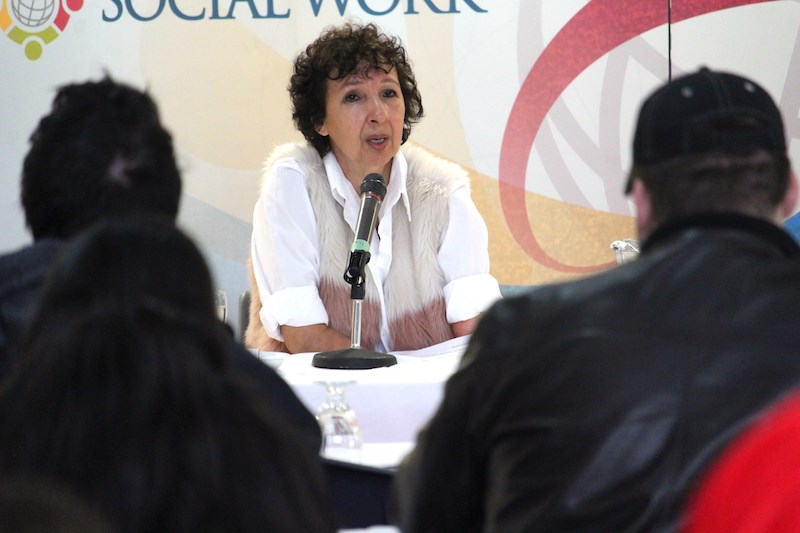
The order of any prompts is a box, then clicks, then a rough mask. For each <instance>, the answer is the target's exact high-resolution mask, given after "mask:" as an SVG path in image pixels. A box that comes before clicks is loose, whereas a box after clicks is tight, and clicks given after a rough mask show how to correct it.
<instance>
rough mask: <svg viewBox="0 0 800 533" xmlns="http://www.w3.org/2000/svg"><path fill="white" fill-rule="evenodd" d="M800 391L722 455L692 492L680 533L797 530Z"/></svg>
mask: <svg viewBox="0 0 800 533" xmlns="http://www.w3.org/2000/svg"><path fill="white" fill-rule="evenodd" d="M798 450H800V394H794V395H793V396H792V397H790V398H788V399H786V400H785V401H784V402H782V403H781V404H779V405H778V406H777V407H776V408H775V409H774V410H771V411H770V412H769V413H768V414H767V416H765V417H764V419H763V420H759V421H757V422H756V424H755V425H754V426H753V427H752V428H749V429H748V430H747V431H746V432H744V434H743V435H742V436H740V437H738V438H737V439H736V440H735V441H734V443H733V444H732V445H731V446H730V447H729V448H728V449H727V450H726V451H725V453H723V454H722V457H721V458H720V460H719V461H718V462H717V463H716V465H715V466H714V467H713V468H712V469H711V471H710V474H709V475H708V476H707V477H706V479H705V480H704V481H703V482H702V483H701V484H700V487H699V490H698V491H697V492H696V493H695V494H694V495H693V497H692V499H691V505H690V508H689V512H688V517H687V521H686V524H685V525H684V527H683V528H682V529H681V531H682V532H683V533H795V532H797V531H800V453H798Z"/></svg>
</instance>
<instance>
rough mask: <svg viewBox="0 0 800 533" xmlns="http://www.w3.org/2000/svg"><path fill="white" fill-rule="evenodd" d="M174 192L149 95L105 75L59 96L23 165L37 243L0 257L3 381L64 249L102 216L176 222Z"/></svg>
mask: <svg viewBox="0 0 800 533" xmlns="http://www.w3.org/2000/svg"><path fill="white" fill-rule="evenodd" d="M180 194H181V177H180V172H179V170H178V166H177V163H176V161H175V154H174V150H173V144H172V137H171V135H170V133H169V132H168V131H167V130H166V129H165V128H164V126H163V125H162V124H161V121H160V119H159V113H158V109H157V107H156V103H155V102H154V101H153V99H152V98H151V97H150V95H149V94H147V93H146V92H143V91H140V90H138V89H135V88H133V87H131V86H129V85H126V84H123V83H119V82H117V81H114V80H113V79H112V78H111V77H109V76H106V77H104V78H102V79H100V80H99V81H86V82H81V83H71V84H67V85H64V86H62V87H60V88H59V89H58V90H57V92H56V95H55V97H54V99H53V102H52V106H51V109H50V111H49V112H48V113H47V114H46V115H45V116H44V117H42V118H41V120H40V121H39V124H38V125H37V127H36V129H35V130H34V131H33V133H32V135H31V136H30V148H29V150H28V153H27V155H26V156H25V159H24V162H23V166H22V179H21V197H22V206H23V208H24V211H25V220H26V223H27V226H28V228H29V229H30V231H31V233H32V234H33V238H34V243H33V244H32V245H30V246H26V247H24V248H21V249H20V250H17V251H14V252H11V253H8V254H5V255H2V256H0V376H2V375H3V374H4V368H5V366H6V364H7V363H6V360H7V359H8V358H11V357H13V354H12V353H11V352H12V350H13V347H14V346H15V345H16V343H17V341H18V338H19V336H20V334H21V331H22V329H23V327H24V324H25V322H26V320H27V318H28V316H29V314H30V308H31V306H32V303H33V301H34V299H35V297H36V295H37V294H38V291H39V288H40V285H41V282H42V278H43V277H44V273H45V271H46V270H47V267H48V266H49V264H50V262H51V260H52V259H53V257H54V256H55V254H56V253H58V249H59V248H60V246H61V243H62V242H63V241H64V240H66V239H69V238H71V237H72V236H73V235H75V234H76V233H77V232H79V231H81V230H82V229H84V228H86V227H88V226H89V225H91V224H92V223H94V222H97V221H99V220H104V219H107V218H109V217H116V216H122V215H133V214H154V215H162V216H164V217H166V218H169V219H170V220H174V219H175V217H176V216H177V213H178V205H179V202H180Z"/></svg>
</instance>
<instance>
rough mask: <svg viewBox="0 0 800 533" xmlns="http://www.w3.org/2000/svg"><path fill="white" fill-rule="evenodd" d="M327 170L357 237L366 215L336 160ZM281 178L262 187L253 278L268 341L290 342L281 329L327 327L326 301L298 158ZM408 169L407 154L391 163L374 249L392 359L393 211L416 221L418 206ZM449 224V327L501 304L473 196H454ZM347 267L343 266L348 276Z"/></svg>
mask: <svg viewBox="0 0 800 533" xmlns="http://www.w3.org/2000/svg"><path fill="white" fill-rule="evenodd" d="M323 162H324V164H325V171H326V173H327V176H328V183H329V184H330V187H331V194H332V195H333V197H334V199H335V200H336V202H337V203H338V204H339V205H341V206H342V208H343V215H344V219H345V221H346V222H347V224H348V226H350V228H351V229H352V230H353V231H355V227H356V222H357V219H358V211H359V209H360V207H361V199H360V197H359V193H358V192H357V191H356V190H355V189H354V188H353V185H352V184H351V183H350V182H349V181H348V180H347V178H346V177H345V175H344V172H343V171H342V169H341V167H340V166H339V163H338V162H337V160H336V158H335V156H334V155H333V153H328V154H327V155H326V156H325V157H324V159H323ZM271 171H272V172H273V173H274V177H273V179H272V180H270V185H269V186H266V187H263V189H262V191H261V195H260V197H259V199H258V201H257V203H256V206H255V211H254V214H253V238H252V242H251V254H252V260H253V271H254V274H255V278H256V282H257V284H258V289H259V296H260V297H261V301H262V302H263V307H262V309H261V314H260V317H261V321H262V323H263V324H264V327H265V329H266V331H267V333H268V334H269V335H270V336H271V337H273V338H274V339H277V340H283V336H282V335H281V333H280V326H282V325H289V326H309V325H313V324H328V323H329V322H328V313H327V311H326V310H325V307H324V305H323V303H322V299H321V298H320V296H319V292H318V284H319V268H320V257H319V253H320V251H319V241H318V238H317V223H316V217H315V215H314V210H313V208H312V205H311V200H310V198H309V197H308V190H307V188H306V183H305V180H306V179H307V177H306V176H305V175H304V172H303V170H302V169H301V168H300V166H299V165H298V163H297V162H296V161H295V160H294V159H292V158H285V159H281V160H279V161H277V162H276V163H275V164H274V165H273V167H272V170H271ZM407 176H408V164H407V162H406V159H405V157H403V155H402V152H400V153H398V154H397V155H396V156H395V157H394V159H393V161H392V170H391V179H389V182H388V184H387V190H386V197H385V199H384V201H383V202H382V203H381V207H380V210H379V211H378V225H377V230H376V231H375V232H374V233H373V236H372V240H371V241H370V262H369V266H370V268H369V272H370V273H371V275H372V278H373V281H374V283H375V286H376V287H377V288H378V291H377V292H378V295H377V296H378V297H379V299H380V304H381V315H382V317H383V319H382V323H381V346H376V347H375V349H376V350H378V351H390V350H391V349H392V346H391V336H390V335H389V324H388V321H387V312H386V302H385V301H384V295H383V285H384V282H385V280H386V277H387V275H388V273H389V267H390V266H391V263H392V216H391V214H392V209H393V208H394V206H395V205H396V204H397V203H398V202H401V201H402V202H403V206H404V208H405V212H406V214H407V215H408V217H409V219H410V218H411V217H412V216H413V213H412V210H413V206H411V205H410V203H409V198H408V193H407V191H406V179H407ZM448 209H449V222H448V226H447V230H446V231H445V235H444V237H443V239H442V245H441V247H440V249H439V253H438V259H439V265H440V267H441V269H442V272H443V274H444V278H445V287H444V295H445V303H446V309H447V320H448V322H450V323H453V322H459V321H462V320H468V319H470V318H473V317H475V316H476V315H478V314H479V313H481V312H483V311H484V310H486V308H487V307H488V306H489V305H491V304H492V303H493V302H494V301H495V300H497V299H498V298H500V290H499V287H498V284H497V281H496V280H495V279H494V278H493V277H492V276H491V275H490V274H489V253H488V231H487V229H486V224H485V223H484V221H483V219H482V218H481V216H480V214H479V212H478V210H477V208H476V207H475V204H474V203H473V202H472V199H471V198H470V194H469V189H468V188H467V187H461V188H459V189H457V190H456V191H454V192H453V193H452V195H451V196H450V199H449V202H448ZM345 267H346V265H342V272H343V273H344V270H345Z"/></svg>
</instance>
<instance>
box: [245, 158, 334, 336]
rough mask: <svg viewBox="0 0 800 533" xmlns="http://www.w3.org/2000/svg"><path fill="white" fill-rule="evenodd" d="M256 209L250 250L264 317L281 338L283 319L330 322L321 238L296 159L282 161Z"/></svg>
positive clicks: (271, 332) (301, 323)
mask: <svg viewBox="0 0 800 533" xmlns="http://www.w3.org/2000/svg"><path fill="white" fill-rule="evenodd" d="M272 172H273V173H274V175H272V176H270V177H269V178H268V179H267V180H266V181H265V182H264V184H263V186H262V190H261V194H260V197H259V199H258V201H257V202H256V207H255V210H254V213H253V238H252V241H251V256H252V262H253V274H254V275H255V279H256V284H257V285H258V293H259V296H260V298H261V302H262V308H261V311H260V314H259V316H260V318H261V322H262V324H263V325H264V328H265V329H266V331H267V333H268V334H269V335H270V336H271V337H272V338H274V339H276V340H279V341H282V340H283V336H282V335H281V332H280V327H281V326H282V325H289V326H308V325H312V324H327V323H328V313H327V312H326V311H325V306H324V305H323V303H322V300H321V298H320V296H319V290H318V286H319V274H318V272H319V264H320V260H319V244H318V239H317V229H316V219H315V216H314V210H313V209H312V207H311V201H310V199H309V197H308V191H307V189H306V185H305V178H304V176H303V175H302V173H301V172H300V170H299V168H298V167H297V166H296V164H295V163H294V162H293V161H292V160H281V161H278V162H277V163H276V164H275V165H274V167H273V170H272Z"/></svg>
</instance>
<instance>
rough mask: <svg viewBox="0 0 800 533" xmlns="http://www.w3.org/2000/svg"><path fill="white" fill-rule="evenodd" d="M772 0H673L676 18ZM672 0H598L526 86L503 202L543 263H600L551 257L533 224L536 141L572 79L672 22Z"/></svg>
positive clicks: (510, 130)
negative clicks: (530, 169)
mask: <svg viewBox="0 0 800 533" xmlns="http://www.w3.org/2000/svg"><path fill="white" fill-rule="evenodd" d="M769 1H772V0H682V1H680V2H678V1H675V2H673V6H672V22H680V21H682V20H686V19H689V18H692V17H696V16H699V15H704V14H707V13H711V12H714V11H720V10H723V9H728V8H733V7H739V6H743V5H748V4H757V3H763V2H769ZM668 5H669V3H668V1H666V0H592V1H591V2H589V3H588V4H587V5H586V6H585V7H584V8H583V9H581V11H579V12H578V13H577V14H576V15H575V16H574V17H573V18H572V19H570V21H569V22H568V23H567V24H566V25H565V26H564V27H563V28H562V29H561V30H560V31H559V32H558V34H556V36H555V37H554V38H553V40H552V41H550V43H549V44H548V45H547V47H546V48H545V49H544V50H543V51H542V54H541V55H540V56H539V58H538V59H537V60H536V63H535V64H534V65H533V67H532V68H531V70H530V72H529V73H528V76H527V77H526V78H525V81H524V82H523V84H522V87H520V90H519V94H518V95H517V98H516V100H515V101H514V105H513V107H512V108H511V114H510V116H509V119H508V123H507V125H506V130H505V133H504V135H503V144H502V148H501V151H500V169H499V180H500V184H499V186H500V202H501V205H502V207H503V214H504V216H505V219H506V222H507V223H508V227H509V229H510V231H511V234H512V235H513V236H514V239H515V240H516V241H517V243H518V244H519V245H520V247H521V248H522V249H523V250H525V252H526V253H527V254H528V255H529V256H530V257H531V258H533V259H534V260H535V261H537V262H538V263H540V264H542V265H544V266H546V267H548V268H551V269H553V270H557V271H560V272H568V273H587V272H593V271H596V270H597V269H598V268H599V267H598V266H576V265H567V264H564V263H562V262H560V261H558V260H556V259H554V258H553V257H551V256H550V255H549V254H548V253H547V252H546V251H545V250H543V249H542V247H541V245H540V244H539V242H538V241H537V239H536V236H535V235H534V234H533V231H532V230H531V227H530V224H529V223H528V221H529V219H528V213H527V208H526V205H525V174H526V169H527V166H528V158H529V156H530V152H531V151H532V150H533V142H534V140H535V138H536V134H537V133H538V131H539V128H540V127H541V125H542V122H543V121H544V119H545V117H546V116H547V113H548V111H549V110H550V108H551V107H552V106H553V104H554V103H555V101H556V99H557V98H558V97H559V96H560V95H561V93H562V92H563V91H564V90H565V89H566V88H567V87H568V86H569V84H570V83H572V81H573V80H574V79H575V78H576V77H577V76H578V75H579V74H580V73H581V72H583V71H584V70H585V69H586V68H588V67H589V66H590V65H591V64H592V63H594V62H595V61H596V60H597V59H599V58H600V57H602V56H603V55H605V54H606V53H608V52H610V51H611V50H613V49H614V48H616V47H617V46H619V45H621V44H622V43H624V42H626V41H628V40H630V39H633V38H634V37H636V36H637V35H640V34H642V33H644V32H646V31H648V30H651V29H653V28H655V27H657V26H661V25H663V24H667V22H668V20H669V13H668Z"/></svg>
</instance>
